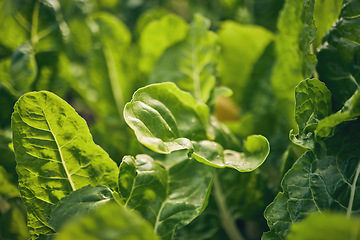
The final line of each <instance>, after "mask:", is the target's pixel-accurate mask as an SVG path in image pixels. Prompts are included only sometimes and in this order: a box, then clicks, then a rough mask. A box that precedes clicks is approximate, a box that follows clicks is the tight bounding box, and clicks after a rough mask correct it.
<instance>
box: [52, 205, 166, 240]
mask: <svg viewBox="0 0 360 240" xmlns="http://www.w3.org/2000/svg"><path fill="white" fill-rule="evenodd" d="M54 239H55V240H78V239H93V240H95V239H107V240H120V239H122V240H158V239H159V238H158V237H157V236H156V234H155V233H154V231H153V229H152V227H151V225H150V224H149V223H148V222H146V221H145V220H144V219H143V218H141V216H139V214H138V213H137V212H135V211H129V210H127V209H126V208H124V207H123V206H121V205H119V204H116V203H107V204H105V205H104V206H102V207H100V208H99V209H97V210H96V211H95V212H93V213H90V214H88V215H86V216H84V217H82V218H80V219H78V220H77V221H72V222H69V224H67V225H66V226H64V228H63V229H62V231H61V232H60V233H59V234H57V235H56V236H55V238H54Z"/></svg>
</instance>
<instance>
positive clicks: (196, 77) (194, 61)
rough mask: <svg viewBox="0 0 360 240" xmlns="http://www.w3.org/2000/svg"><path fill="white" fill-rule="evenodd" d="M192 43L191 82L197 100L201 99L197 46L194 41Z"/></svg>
mask: <svg viewBox="0 0 360 240" xmlns="http://www.w3.org/2000/svg"><path fill="white" fill-rule="evenodd" d="M192 45H193V49H194V48H195V49H194V51H193V54H192V67H193V76H192V78H193V83H194V96H195V99H196V101H197V102H200V101H201V85H200V73H199V69H198V66H197V64H198V53H199V51H198V48H197V46H196V43H192Z"/></svg>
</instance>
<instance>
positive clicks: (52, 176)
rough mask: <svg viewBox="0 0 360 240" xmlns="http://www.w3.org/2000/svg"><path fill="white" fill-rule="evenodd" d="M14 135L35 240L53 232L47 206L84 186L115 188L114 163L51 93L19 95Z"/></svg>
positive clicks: (69, 109) (13, 116) (29, 222)
mask: <svg viewBox="0 0 360 240" xmlns="http://www.w3.org/2000/svg"><path fill="white" fill-rule="evenodd" d="M12 130H13V141H14V149H15V156H16V162H17V172H18V176H19V188H20V192H21V197H22V199H23V201H24V204H25V206H26V207H27V211H28V226H29V229H30V234H31V235H32V237H33V238H35V237H36V236H39V235H40V234H49V233H52V232H53V230H52V229H51V228H50V227H49V225H48V224H47V223H46V217H47V216H48V214H49V211H50V209H49V208H50V207H51V206H52V205H53V204H55V203H57V202H58V201H59V200H60V199H61V198H62V197H64V196H67V195H68V194H70V193H71V192H72V191H75V190H76V189H79V188H81V187H83V186H86V185H89V184H92V185H99V184H103V185H106V186H108V187H110V188H112V189H116V188H117V186H116V185H117V184H116V176H117V171H116V164H115V162H113V161H112V160H111V159H110V158H109V156H108V154H107V153H106V152H105V151H104V150H102V148H101V147H99V146H98V145H96V144H95V143H94V142H93V140H92V137H91V134H90V132H89V129H88V127H87V124H86V122H85V120H84V119H82V118H81V117H80V116H79V115H78V114H77V113H76V112H75V110H74V109H73V108H72V107H71V106H69V105H68V104H67V103H66V102H65V101H64V100H62V99H61V98H59V97H57V96H56V95H55V94H53V93H50V92H46V91H41V92H32V93H27V94H25V95H23V96H22V97H21V98H20V99H19V100H18V101H17V103H16V104H15V107H14V113H13V115H12Z"/></svg>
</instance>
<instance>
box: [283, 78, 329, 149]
mask: <svg viewBox="0 0 360 240" xmlns="http://www.w3.org/2000/svg"><path fill="white" fill-rule="evenodd" d="M295 99H296V105H295V120H296V122H297V124H298V134H297V136H295V135H294V134H292V133H290V137H291V140H292V141H293V142H294V143H296V144H298V145H300V146H303V147H306V148H311V149H312V148H314V136H315V135H314V130H315V129H316V127H317V126H318V123H319V121H320V122H321V120H322V119H324V118H325V117H327V116H328V115H329V114H330V113H331V93H330V91H329V89H327V87H326V86H325V84H324V83H322V82H320V81H319V80H317V79H306V80H304V81H302V82H300V83H299V85H298V86H297V87H296V88H295Z"/></svg>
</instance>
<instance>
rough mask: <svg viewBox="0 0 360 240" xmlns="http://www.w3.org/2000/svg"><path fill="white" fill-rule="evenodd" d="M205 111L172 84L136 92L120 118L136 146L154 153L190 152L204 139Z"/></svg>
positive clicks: (154, 86)
mask: <svg viewBox="0 0 360 240" xmlns="http://www.w3.org/2000/svg"><path fill="white" fill-rule="evenodd" d="M208 116H209V109H208V108H207V107H206V105H203V104H197V103H196V101H195V99H194V98H193V97H192V96H191V95H190V94H189V93H187V92H184V91H181V90H180V89H179V88H178V87H177V86H176V85H175V84H174V83H160V84H153V85H149V86H146V87H144V88H140V89H138V90H137V91H136V92H135V93H134V95H133V98H132V100H131V102H130V103H127V104H126V105H125V109H124V118H125V121H126V123H127V124H128V125H129V126H130V127H131V128H132V129H133V130H134V131H135V134H136V137H137V138H138V140H139V142H141V143H142V144H144V145H145V146H146V147H148V148H150V149H151V150H153V151H155V152H158V153H170V152H172V151H175V150H180V149H189V148H191V142H190V140H202V139H206V126H207V119H208Z"/></svg>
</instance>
